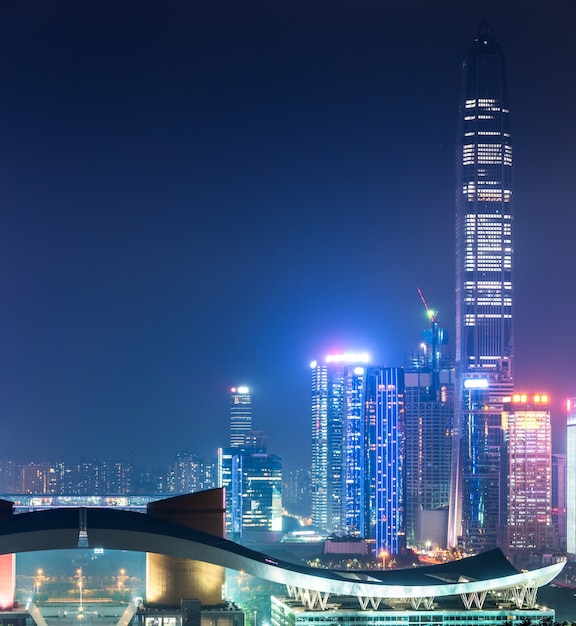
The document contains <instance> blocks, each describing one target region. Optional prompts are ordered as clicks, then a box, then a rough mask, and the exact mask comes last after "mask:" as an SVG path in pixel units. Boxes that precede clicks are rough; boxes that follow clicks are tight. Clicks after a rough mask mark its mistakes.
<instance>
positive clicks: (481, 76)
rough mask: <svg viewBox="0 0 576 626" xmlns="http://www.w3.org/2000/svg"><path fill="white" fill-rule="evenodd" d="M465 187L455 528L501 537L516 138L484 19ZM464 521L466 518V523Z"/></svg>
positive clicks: (466, 88)
mask: <svg viewBox="0 0 576 626" xmlns="http://www.w3.org/2000/svg"><path fill="white" fill-rule="evenodd" d="M456 171H457V188H456V360H457V362H456V366H457V372H458V378H459V383H460V393H459V394H458V396H459V401H460V407H459V410H458V414H459V418H460V435H461V438H460V443H461V455H460V461H461V466H460V467H459V468H456V471H455V472H454V478H453V486H452V488H453V503H452V537H450V538H449V539H451V542H452V543H454V542H455V537H456V535H457V534H459V532H460V530H461V532H462V538H463V541H464V544H465V545H466V547H467V548H468V549H471V550H474V551H480V550H483V549H486V548H490V547H493V546H494V545H496V543H497V532H498V525H499V523H500V511H499V481H500V453H501V445H502V442H501V410H502V398H503V397H504V396H505V395H508V394H509V393H510V392H511V391H512V355H513V332H512V330H513V326H512V321H513V319H512V287H513V281H512V265H513V238H512V143H511V136H510V111H509V108H508V95H507V87H506V75H505V63H504V54H503V52H502V49H501V47H500V44H499V43H498V41H497V40H496V38H495V36H494V33H493V32H492V29H491V28H490V26H489V25H488V24H486V23H483V24H482V25H481V27H480V29H479V32H478V34H477V36H476V37H475V39H474V41H473V43H472V46H471V48H470V50H469V53H468V55H467V56H466V58H465V60H464V64H463V81H462V96H461V102H460V117H459V124H458V150H457V164H456ZM460 519H461V520H462V527H461V529H458V528H457V526H458V523H459V521H460Z"/></svg>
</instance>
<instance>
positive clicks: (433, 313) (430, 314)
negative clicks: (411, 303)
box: [416, 287, 438, 324]
mask: <svg viewBox="0 0 576 626" xmlns="http://www.w3.org/2000/svg"><path fill="white" fill-rule="evenodd" d="M416 289H417V290H418V294H419V295H420V300H422V304H423V305H424V308H425V309H426V315H427V316H428V319H429V320H430V324H434V322H435V321H436V318H437V317H438V311H435V310H434V309H431V308H430V307H429V306H428V303H427V302H426V298H425V297H424V294H423V293H422V289H420V287H416Z"/></svg>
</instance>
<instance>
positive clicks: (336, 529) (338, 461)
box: [310, 353, 368, 534]
mask: <svg viewBox="0 0 576 626" xmlns="http://www.w3.org/2000/svg"><path fill="white" fill-rule="evenodd" d="M367 362H368V355H366V354H354V353H346V354H331V355H328V356H327V357H326V358H325V359H324V361H323V362H318V361H313V362H312V363H311V364H310V366H311V368H312V469H311V476H310V478H311V488H312V489H311V491H312V493H311V495H312V523H313V524H314V526H316V527H317V528H319V529H321V530H327V531H329V532H331V533H338V534H344V533H346V534H348V532H351V533H353V534H357V533H358V532H359V529H358V524H359V515H360V513H359V510H360V508H359V505H358V498H359V497H360V496H359V491H358V488H359V482H360V480H361V475H362V470H361V469H360V464H361V459H360V458H359V455H361V454H362V450H363V449H362V443H361V441H360V439H361V432H362V430H361V428H362V426H361V413H362V407H361V406H359V404H360V405H361V400H360V398H362V397H363V396H362V389H363V374H364V366H365V364H366V363H367ZM348 468H349V469H348ZM348 480H351V481H352V483H350V484H349V485H347V484H346V483H347V481H348ZM346 525H349V527H350V528H349V531H348V530H345V527H346Z"/></svg>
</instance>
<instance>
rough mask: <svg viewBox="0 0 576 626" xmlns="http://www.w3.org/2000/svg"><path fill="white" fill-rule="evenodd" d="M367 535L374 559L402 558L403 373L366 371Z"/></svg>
mask: <svg viewBox="0 0 576 626" xmlns="http://www.w3.org/2000/svg"><path fill="white" fill-rule="evenodd" d="M365 385H366V388H365V415H364V422H365V425H364V439H365V444H364V454H365V467H364V472H365V479H364V482H365V486H364V493H363V501H364V529H363V533H362V536H363V537H364V538H365V539H370V540H373V541H374V548H375V554H376V555H380V554H384V553H387V554H398V553H399V552H400V551H401V550H402V549H403V548H404V547H405V546H406V541H405V539H406V538H405V535H406V529H405V511H404V506H405V482H404V463H405V437H404V370H403V369H402V368H393V367H370V368H368V369H367V371H366V383H365Z"/></svg>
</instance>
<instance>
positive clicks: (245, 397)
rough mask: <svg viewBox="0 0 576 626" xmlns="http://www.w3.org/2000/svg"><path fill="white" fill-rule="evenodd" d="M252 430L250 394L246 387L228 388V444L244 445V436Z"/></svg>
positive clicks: (234, 446) (233, 446) (234, 445)
mask: <svg viewBox="0 0 576 626" xmlns="http://www.w3.org/2000/svg"><path fill="white" fill-rule="evenodd" d="M251 430H252V396H251V395H250V389H248V387H232V389H230V446H231V447H232V448H236V447H239V446H243V445H244V438H245V436H246V435H247V434H248V433H249V432H250V431H251Z"/></svg>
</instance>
